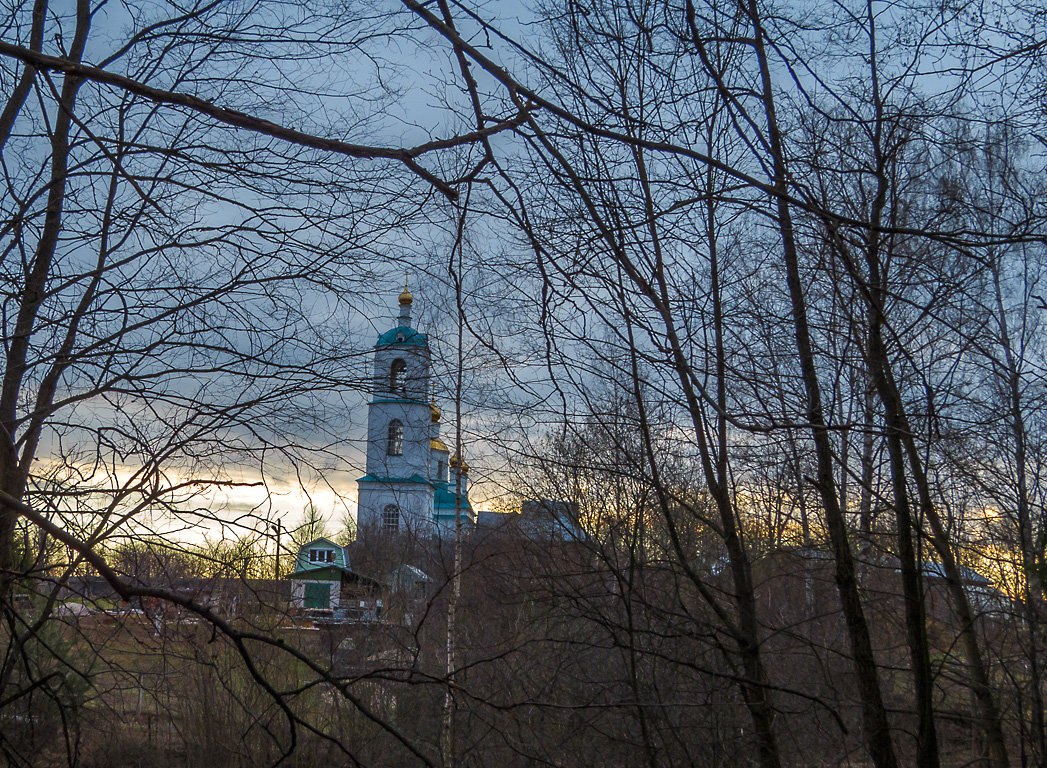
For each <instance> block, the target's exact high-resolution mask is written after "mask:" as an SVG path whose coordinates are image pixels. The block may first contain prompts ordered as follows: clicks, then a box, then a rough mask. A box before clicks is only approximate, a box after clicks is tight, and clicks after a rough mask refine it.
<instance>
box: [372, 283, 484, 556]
mask: <svg viewBox="0 0 1047 768" xmlns="http://www.w3.org/2000/svg"><path fill="white" fill-rule="evenodd" d="M413 302H414V297H413V296H412V295H411V292H410V291H409V290H408V289H407V285H406V284H405V285H404V290H403V292H402V293H401V294H400V296H399V304H400V314H399V317H398V318H397V321H396V325H395V327H393V328H390V329H389V330H388V331H386V332H385V333H383V334H381V335H380V336H379V337H378V341H377V342H376V343H375V345H374V385H373V396H372V398H371V402H370V403H369V404H368V406H367V463H366V474H365V475H364V476H363V477H361V478H360V479H359V480H357V488H358V494H359V495H358V502H357V522H358V524H359V528H360V533H361V535H362V536H364V537H367V536H372V535H382V534H384V535H400V534H406V535H410V536H415V537H419V538H429V537H433V536H437V537H441V538H447V537H451V536H453V535H454V531H455V507H456V506H458V507H459V508H460V512H461V517H462V524H463V526H465V527H466V528H467V529H468V528H472V526H473V525H474V524H475V515H474V513H473V509H472V505H471V504H470V503H469V491H468V473H469V467H468V465H467V464H466V463H465V462H464V461H462V460H460V459H459V457H458V456H457V454H456V455H455V456H451V455H450V450H449V449H448V447H447V445H446V444H445V443H444V442H443V441H442V440H441V439H440V415H441V414H440V409H439V408H437V407H436V403H435V402H432V401H431V400H430V399H429V397H428V394H429V392H430V377H431V367H432V366H431V363H432V361H431V354H430V350H429V337H428V335H426V334H424V333H419V332H418V331H417V330H415V329H414V328H413V327H411V304H412V303H413ZM456 489H458V493H460V501H459V502H458V503H457V504H456V501H457V500H456V495H455V494H456Z"/></svg>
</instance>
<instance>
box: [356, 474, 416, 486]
mask: <svg viewBox="0 0 1047 768" xmlns="http://www.w3.org/2000/svg"><path fill="white" fill-rule="evenodd" d="M356 482H358V483H425V484H426V485H429V484H430V483H429V481H428V480H426V479H425V478H424V477H422V476H421V475H411V476H410V477H375V476H374V475H364V476H363V477H361V478H358V479H357V481H356Z"/></svg>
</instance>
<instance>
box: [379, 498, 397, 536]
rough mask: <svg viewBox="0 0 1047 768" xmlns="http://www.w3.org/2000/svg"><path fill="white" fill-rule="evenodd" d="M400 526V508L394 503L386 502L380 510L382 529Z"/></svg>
mask: <svg viewBox="0 0 1047 768" xmlns="http://www.w3.org/2000/svg"><path fill="white" fill-rule="evenodd" d="M399 528H400V508H399V507H398V506H396V505H395V504H387V505H386V507H385V509H383V510H382V529H383V530H386V531H396V530H398V529H399Z"/></svg>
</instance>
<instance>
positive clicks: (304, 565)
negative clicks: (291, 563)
mask: <svg viewBox="0 0 1047 768" xmlns="http://www.w3.org/2000/svg"><path fill="white" fill-rule="evenodd" d="M310 549H329V550H334V560H333V561H330V562H328V561H323V562H319V561H318V562H315V563H311V562H309V550H310ZM332 566H334V567H340V568H348V567H349V553H348V552H346V551H345V548H344V547H341V546H339V545H338V544H336V543H335V542H333V541H331V540H330V539H328V538H325V537H320V538H319V539H313V540H312V541H310V542H309V543H308V544H303V545H302V546H301V547H299V548H298V557H297V558H295V571H296V572H301V571H311V570H323V569H325V568H330V567H332Z"/></svg>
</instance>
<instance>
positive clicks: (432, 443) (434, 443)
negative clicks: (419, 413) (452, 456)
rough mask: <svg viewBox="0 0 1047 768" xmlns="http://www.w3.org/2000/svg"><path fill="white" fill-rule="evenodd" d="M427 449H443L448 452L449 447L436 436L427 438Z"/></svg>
mask: <svg viewBox="0 0 1047 768" xmlns="http://www.w3.org/2000/svg"><path fill="white" fill-rule="evenodd" d="M429 450H431V451H443V452H444V453H448V452H450V448H448V447H447V444H446V443H444V441H443V440H441V439H440V438H438V437H431V438H429Z"/></svg>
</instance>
